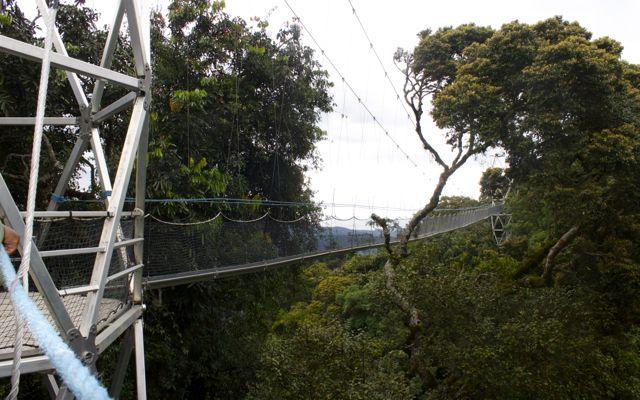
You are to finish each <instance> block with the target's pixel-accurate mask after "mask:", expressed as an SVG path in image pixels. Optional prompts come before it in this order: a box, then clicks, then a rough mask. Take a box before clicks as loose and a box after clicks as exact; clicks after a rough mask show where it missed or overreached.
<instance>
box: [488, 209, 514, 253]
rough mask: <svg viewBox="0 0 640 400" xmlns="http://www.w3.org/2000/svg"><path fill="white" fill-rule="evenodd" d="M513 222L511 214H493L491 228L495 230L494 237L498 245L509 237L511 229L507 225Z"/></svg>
mask: <svg viewBox="0 0 640 400" xmlns="http://www.w3.org/2000/svg"><path fill="white" fill-rule="evenodd" d="M510 222H511V214H496V215H492V216H491V229H492V230H493V239H494V240H495V241H496V244H497V245H498V246H500V245H502V242H504V241H505V240H506V239H508V238H509V230H508V228H507V226H508V225H509V223H510Z"/></svg>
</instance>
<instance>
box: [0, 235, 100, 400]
mask: <svg viewBox="0 0 640 400" xmlns="http://www.w3.org/2000/svg"><path fill="white" fill-rule="evenodd" d="M0 272H1V273H2V279H3V281H4V282H3V283H4V286H5V288H7V290H9V286H10V285H11V282H12V281H13V280H14V279H15V278H16V272H15V270H14V269H13V265H12V264H11V260H10V259H9V256H8V255H7V252H6V251H5V250H4V247H3V246H2V245H1V244H0ZM11 300H12V301H13V304H14V307H15V308H16V309H17V311H18V312H19V313H20V314H21V315H22V316H23V317H24V319H26V321H27V324H28V325H29V330H30V331H31V333H32V334H33V335H34V336H35V337H36V340H37V341H38V343H39V344H40V348H41V349H42V350H43V351H44V353H45V354H46V355H47V356H48V357H49V360H50V361H51V364H52V365H53V367H54V368H55V369H56V371H57V372H58V374H59V375H60V377H62V380H63V381H64V383H65V384H66V385H67V387H68V388H69V389H70V390H71V391H72V392H73V394H74V395H75V396H76V397H77V398H78V399H79V400H89V399H95V400H107V399H110V397H109V395H108V394H107V391H106V389H105V388H104V387H102V385H101V384H100V382H98V380H97V379H96V377H95V376H93V375H92V374H91V372H90V371H89V368H87V367H86V366H84V365H82V363H81V362H80V360H78V359H77V358H76V355H75V353H74V352H73V351H71V349H70V348H69V346H67V345H66V343H65V342H63V341H62V339H61V338H60V336H58V333H57V332H56V331H55V330H54V329H53V327H52V326H51V325H50V324H49V323H48V322H47V320H46V319H45V317H44V316H43V315H42V313H41V312H40V311H39V310H38V308H37V307H36V305H35V304H33V301H31V299H29V296H28V295H27V293H26V292H25V291H24V289H23V288H22V285H20V283H18V285H17V286H16V289H15V290H14V291H13V292H11Z"/></svg>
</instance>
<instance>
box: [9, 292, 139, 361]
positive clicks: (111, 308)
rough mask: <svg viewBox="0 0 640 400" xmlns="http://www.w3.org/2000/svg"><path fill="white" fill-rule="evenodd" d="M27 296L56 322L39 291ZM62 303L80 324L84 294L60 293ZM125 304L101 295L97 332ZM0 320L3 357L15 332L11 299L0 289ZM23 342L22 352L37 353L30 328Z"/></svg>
mask: <svg viewBox="0 0 640 400" xmlns="http://www.w3.org/2000/svg"><path fill="white" fill-rule="evenodd" d="M29 297H30V298H31V300H32V301H33V302H34V303H35V304H36V306H37V307H38V309H39V310H40V312H41V313H42V314H43V315H44V316H45V317H46V318H47V320H48V321H49V323H50V324H51V325H52V326H55V323H54V321H53V318H52V317H51V315H50V314H49V310H48V309H47V306H46V304H45V301H44V299H43V298H42V295H41V294H40V293H38V292H29ZM62 303H63V304H64V305H65V308H66V309H67V310H69V316H70V317H71V320H72V321H73V323H74V324H76V325H79V324H80V320H81V318H82V310H83V309H84V307H85V305H86V303H87V297H86V296H81V295H67V296H63V297H62ZM128 308H130V305H127V304H125V303H123V302H121V301H120V300H117V299H109V298H103V299H102V301H101V303H100V308H99V312H98V321H97V324H96V326H97V329H98V332H101V331H103V330H104V329H105V328H106V327H107V326H108V325H109V324H110V323H111V322H113V321H114V320H115V319H117V318H118V316H120V315H121V314H122V313H124V312H125V311H126V310H127V309H128ZM0 321H2V325H1V326H0V360H6V359H10V358H11V357H12V355H13V346H14V340H15V334H16V331H15V329H16V325H15V314H14V311H13V307H12V305H11V301H10V300H9V293H7V292H3V293H0ZM27 331H28V330H27ZM22 343H23V346H25V349H24V353H25V354H27V352H29V353H30V354H37V353H39V351H38V343H37V342H36V340H35V339H34V338H33V336H32V335H31V332H26V334H25V337H24V340H23V342H22ZM34 350H35V351H34Z"/></svg>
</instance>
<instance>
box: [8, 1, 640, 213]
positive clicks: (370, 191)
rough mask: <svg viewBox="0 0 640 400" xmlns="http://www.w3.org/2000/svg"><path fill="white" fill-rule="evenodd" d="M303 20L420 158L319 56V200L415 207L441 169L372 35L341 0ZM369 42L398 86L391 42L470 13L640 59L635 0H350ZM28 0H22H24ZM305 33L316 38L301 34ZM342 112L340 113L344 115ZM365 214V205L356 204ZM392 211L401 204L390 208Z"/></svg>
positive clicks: (301, 4) (314, 179)
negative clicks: (541, 28)
mask: <svg viewBox="0 0 640 400" xmlns="http://www.w3.org/2000/svg"><path fill="white" fill-rule="evenodd" d="M288 1H289V4H290V5H291V6H292V7H293V9H294V10H295V11H296V13H297V14H298V16H299V17H300V18H301V20H302V22H303V23H304V24H305V25H306V27H307V28H308V29H309V30H310V31H311V33H312V34H313V35H314V36H315V38H316V39H317V40H318V42H319V43H320V45H321V46H322V47H323V48H324V50H325V51H326V54H327V55H328V56H329V57H330V58H331V59H332V60H333V62H334V63H335V64H336V66H337V67H338V68H339V69H340V70H341V72H342V74H343V75H344V76H345V78H346V79H347V80H348V81H349V83H350V84H351V85H352V86H353V88H354V89H355V90H356V92H357V93H358V95H359V96H360V97H361V99H362V101H363V103H365V104H366V105H367V106H368V107H369V108H370V109H371V110H372V112H373V113H374V114H375V116H376V118H377V119H378V120H379V121H381V123H382V125H383V126H384V127H385V129H387V130H388V131H389V132H390V134H391V136H392V137H393V138H394V139H395V141H397V142H398V143H399V144H400V146H401V147H402V149H403V150H404V151H406V152H407V154H408V155H409V157H410V158H411V159H412V160H414V161H415V162H416V163H417V164H418V167H415V166H414V165H413V164H412V163H411V162H409V161H408V160H407V159H406V158H405V156H404V155H402V153H401V152H399V151H398V149H396V148H395V145H394V144H393V143H392V142H391V141H390V140H389V139H388V138H386V137H385V135H384V132H383V131H382V130H381V129H380V128H379V127H378V126H377V125H376V124H375V123H374V121H373V120H372V118H371V117H370V116H369V115H368V114H366V112H365V111H364V109H363V108H362V107H361V106H360V105H359V104H358V101H357V100H356V98H355V97H354V96H353V95H352V94H351V93H350V92H349V91H348V90H347V89H346V87H345V85H343V84H342V82H341V80H340V79H339V78H338V75H337V74H336V73H335V70H333V69H332V68H331V67H330V66H329V64H328V62H327V60H326V59H324V58H323V57H322V55H321V54H320V53H319V52H318V53H317V57H318V58H319V60H320V61H321V62H322V63H323V65H324V66H325V67H326V68H327V70H328V71H329V72H330V74H331V75H330V76H331V80H332V81H333V82H334V83H335V86H334V88H333V90H332V94H333V99H334V103H335V112H334V113H332V114H328V115H325V116H323V118H322V121H321V127H322V128H323V129H324V130H325V131H326V132H327V140H325V141H323V142H322V143H320V144H319V146H318V149H319V154H320V156H321V158H322V160H323V162H322V167H321V168H320V169H318V170H313V171H311V172H310V173H309V179H310V184H311V187H312V188H313V190H314V191H315V198H316V200H318V201H324V202H335V203H358V204H365V205H373V206H389V207H396V208H407V209H416V208H418V207H420V206H422V205H423V204H424V202H425V201H426V199H427V198H428V196H429V194H430V193H431V190H432V188H433V186H434V185H435V182H436V180H437V176H438V174H439V172H440V171H439V169H438V167H437V165H436V164H435V163H434V162H433V161H432V160H430V158H429V157H428V156H427V154H426V153H425V152H424V151H423V150H422V148H421V146H420V143H419V140H418V138H417V137H416V135H415V133H414V132H413V130H412V125H411V123H410V122H409V120H408V118H407V115H406V112H405V110H404V109H403V106H402V105H401V103H400V102H398V101H397V99H396V96H395V94H394V91H393V88H392V87H391V85H390V84H389V82H388V81H387V80H386V79H385V76H384V72H383V70H382V68H381V66H380V65H379V63H378V61H377V60H376V58H375V56H374V54H373V52H372V51H371V49H370V46H369V43H368V42H367V40H366V39H365V37H364V34H363V32H362V30H361V28H360V26H359V25H358V23H357V20H356V19H355V17H354V15H353V12H352V10H351V6H350V4H349V1H348V0H324V1H309V0H288ZM351 1H352V3H353V6H354V7H355V9H356V12H357V14H358V15H359V17H360V19H361V20H362V23H363V24H364V26H365V28H366V30H367V32H368V34H369V37H370V38H371V41H372V43H373V45H374V47H375V49H376V50H377V52H378V54H379V55H380V57H381V58H382V61H383V63H384V66H385V68H386V70H387V71H389V73H390V76H391V78H392V81H393V83H394V85H395V86H396V88H397V89H400V88H401V85H402V77H401V75H400V74H399V73H398V72H397V70H396V69H395V67H394V66H393V62H392V56H393V53H394V51H395V49H396V48H397V47H404V48H407V49H411V48H413V46H415V44H416V35H417V33H418V32H420V31H421V30H424V29H426V28H430V29H432V30H435V29H437V28H439V27H443V26H456V25H459V24H463V23H468V22H474V23H476V24H478V25H490V26H492V27H494V28H498V27H500V25H501V24H503V23H506V22H510V21H513V20H516V19H517V20H520V21H522V22H527V23H534V22H537V21H539V20H541V19H545V18H549V17H552V16H554V15H562V16H564V17H565V18H566V19H568V20H571V21H578V22H579V23H580V24H582V25H583V26H585V27H586V28H587V29H589V30H590V31H591V32H592V33H593V34H594V37H600V36H610V37H612V38H614V39H616V40H618V41H620V42H622V44H623V46H624V48H625V50H624V53H623V55H624V58H625V59H626V60H628V61H630V62H634V63H638V62H639V61H640V44H639V43H638V40H637V39H636V38H637V35H638V23H637V18H638V16H639V15H640V2H638V1H633V0H610V1H603V0H591V1H589V0H581V1H578V0H535V1H534V0H526V1H525V0H518V1H514V0H511V1H508V0H504V1H503V0H485V1H477V0H449V1H416V0H414V1H410V0H394V1H388V0H387V1H381V0H351ZM26 3H30V1H29V0H25V1H22V2H21V4H24V5H26ZM110 3H111V2H110V1H109V0H88V1H87V2H86V4H87V5H88V6H92V7H94V8H97V9H98V10H99V11H100V12H101V13H102V14H103V18H102V21H104V23H106V22H107V21H109V20H110V18H111V14H112V13H113V7H111V6H110ZM150 4H151V6H152V7H161V8H165V7H166V4H167V1H166V0H151V2H150ZM226 4H227V12H228V13H229V14H231V15H238V16H241V17H243V18H245V19H247V20H249V19H250V18H251V17H255V16H257V17H260V18H262V19H267V20H268V21H269V22H270V26H269V28H268V30H269V32H270V33H271V34H272V35H275V33H277V31H278V30H279V29H280V28H281V27H282V26H284V24H286V23H287V22H290V21H291V20H292V18H293V15H292V13H291V11H290V10H289V8H288V7H287V6H286V4H285V3H284V0H235V1H234V0H227V2H226ZM303 40H304V41H305V42H306V43H307V44H308V45H309V46H311V47H314V48H315V45H314V44H313V42H312V41H311V40H310V38H309V37H308V36H307V35H305V37H304V38H303ZM343 114H344V115H345V116H346V117H342V115H343ZM422 122H423V125H424V130H425V133H426V134H427V135H428V136H429V137H430V138H431V140H433V141H434V142H435V143H437V144H438V149H441V151H444V152H445V154H447V155H448V156H449V155H450V153H449V152H448V151H447V149H446V146H444V144H443V140H442V136H443V132H441V131H439V130H438V129H437V128H436V127H435V126H434V125H433V123H432V121H431V118H430V116H429V115H428V114H425V116H424V117H423V121H422ZM467 164H468V165H466V166H464V167H463V168H462V169H461V170H459V171H458V172H456V174H455V175H454V177H453V178H452V179H451V180H450V182H449V184H448V185H447V188H446V190H445V194H448V195H466V196H471V197H477V196H478V181H479V178H480V174H481V173H482V171H483V170H484V169H485V168H487V167H490V166H492V165H495V166H502V165H503V161H502V159H500V158H498V157H495V156H494V155H489V156H487V157H479V158H478V159H476V160H472V161H470V162H468V163H467ZM353 213H354V210H352V209H340V208H337V209H336V214H337V215H338V216H340V217H350V216H351V215H352V214H353ZM356 214H357V215H358V216H359V217H365V216H367V215H368V214H370V212H369V211H368V210H363V209H359V210H356ZM388 215H389V216H392V217H398V216H400V215H407V212H396V213H392V212H391V213H388Z"/></svg>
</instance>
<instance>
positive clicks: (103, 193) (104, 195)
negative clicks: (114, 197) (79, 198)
mask: <svg viewBox="0 0 640 400" xmlns="http://www.w3.org/2000/svg"><path fill="white" fill-rule="evenodd" d="M109 196H111V190H105V191H103V192H101V193H100V198H102V199H106V198H107V197H109Z"/></svg>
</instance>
